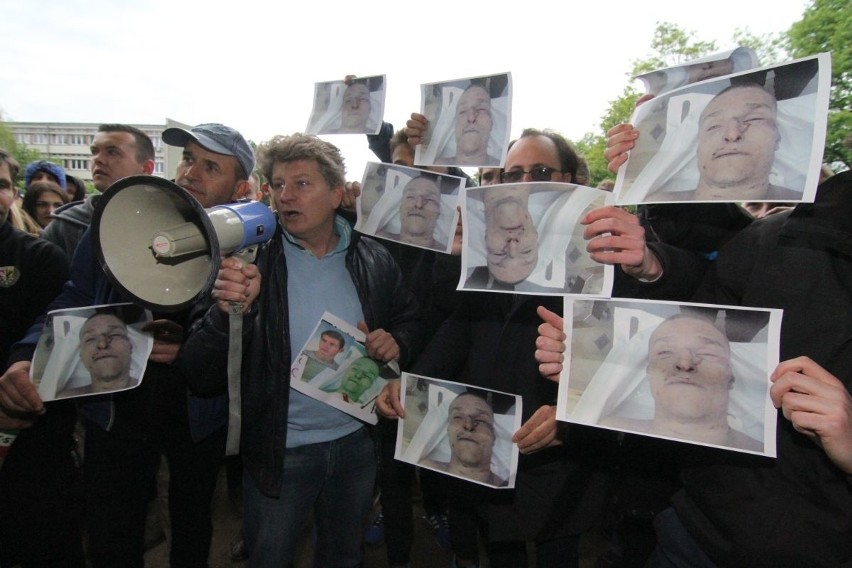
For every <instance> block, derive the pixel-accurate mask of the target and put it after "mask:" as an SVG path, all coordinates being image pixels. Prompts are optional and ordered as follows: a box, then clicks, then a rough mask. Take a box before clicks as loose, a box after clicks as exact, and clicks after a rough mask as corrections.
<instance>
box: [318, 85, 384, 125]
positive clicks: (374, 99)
mask: <svg viewBox="0 0 852 568" xmlns="http://www.w3.org/2000/svg"><path fill="white" fill-rule="evenodd" d="M384 84H385V82H384V76H376V77H361V78H356V79H352V80H351V81H350V82H349V84H346V83H345V82H343V81H328V82H324V83H316V85H315V87H314V92H315V94H314V108H313V110H312V111H311V118H310V120H309V123H308V128H307V129H306V131H307V133H308V134H377V133H378V131H379V128H380V127H381V122H382V117H383V115H384Z"/></svg>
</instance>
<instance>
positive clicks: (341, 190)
mask: <svg viewBox="0 0 852 568" xmlns="http://www.w3.org/2000/svg"><path fill="white" fill-rule="evenodd" d="M331 191H332V192H333V193H334V203H335V205H334V208H335V209H337V208H338V207H340V204H341V203H343V196H344V195H346V187H345V186H344V185H343V184H342V183H339V184H337V185H335V186H334V187H332V188H331Z"/></svg>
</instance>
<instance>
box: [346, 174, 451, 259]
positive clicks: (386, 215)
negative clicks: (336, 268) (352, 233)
mask: <svg viewBox="0 0 852 568" xmlns="http://www.w3.org/2000/svg"><path fill="white" fill-rule="evenodd" d="M377 168H380V169H382V170H383V171H384V172H385V175H384V176H383V177H378V176H374V175H372V174H371V170H374V169H377ZM369 184H378V185H380V186H381V191H382V197H381V198H380V199H379V201H377V202H376V204H375V205H374V206H373V208H372V209H371V211H370V214H369V216H368V217H366V218H361V217H359V219H358V224H357V225H356V227H355V228H356V229H357V230H359V231H361V232H363V233H366V234H368V235H375V236H377V237H381V238H383V239H389V240H392V241H396V242H400V243H404V244H407V245H413V246H417V247H421V248H427V249H431V250H435V251H438V252H442V253H449V252H450V246H451V245H452V242H451V235H452V234H453V231H454V227H455V225H456V221H457V217H458V216H457V212H456V206H457V204H458V195H459V192H460V191H461V188H462V187H463V184H464V180H463V179H462V178H460V177H455V176H447V175H442V174H437V173H433V172H425V171H422V170H418V169H415V168H407V167H404V166H388V165H384V164H368V165H367V169H366V170H365V175H364V181H363V184H362V188H363V189H362V195H363V194H364V193H371V192H373V191H378V189H375V190H374V188H373V187H372V186H371V185H369Z"/></svg>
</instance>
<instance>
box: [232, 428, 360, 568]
mask: <svg viewBox="0 0 852 568" xmlns="http://www.w3.org/2000/svg"><path fill="white" fill-rule="evenodd" d="M375 479H376V452H375V445H374V444H373V440H372V439H371V438H370V436H369V434H368V433H367V429H366V428H361V429H360V430H357V431H356V432H353V433H352V434H349V435H348V436H344V437H343V438H339V439H337V440H333V441H331V442H324V443H320V444H310V445H307V446H301V447H298V448H287V451H286V453H285V456H284V477H283V481H282V483H281V496H280V498H278V499H275V498H272V497H267V496H265V495H263V494H262V493H261V492H260V491H259V490H258V488H257V486H256V485H255V483H254V480H253V479H252V477H251V475H245V476H243V500H244V501H243V503H244V506H245V516H244V517H243V530H244V531H245V539H246V546H247V548H248V550H249V552H250V554H251V557H250V560H249V565H250V566H252V567H253V568H261V567H269V568H281V567H282V566H289V565H290V563H291V562H292V561H293V558H294V556H295V553H296V546H297V545H298V543H299V537H300V536H301V534H302V529H303V528H304V526H305V522H306V521H307V518H308V514H309V513H310V511H311V508H313V511H314V526H315V530H316V538H315V546H314V549H315V551H316V552H315V558H314V566H315V567H338V568H343V567H349V566H358V565H360V563H361V541H362V538H363V536H364V521H365V519H366V518H367V515H368V514H369V512H370V504H371V500H372V495H373V484H374V483H375Z"/></svg>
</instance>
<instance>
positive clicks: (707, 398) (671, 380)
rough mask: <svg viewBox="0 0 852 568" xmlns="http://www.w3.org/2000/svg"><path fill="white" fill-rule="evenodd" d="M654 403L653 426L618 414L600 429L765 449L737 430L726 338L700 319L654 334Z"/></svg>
mask: <svg viewBox="0 0 852 568" xmlns="http://www.w3.org/2000/svg"><path fill="white" fill-rule="evenodd" d="M646 373H647V381H648V386H649V387H650V391H651V396H652V397H653V399H654V416H653V419H650V420H642V419H635V418H625V417H621V416H618V415H615V414H612V415H609V416H605V417H603V418H602V419H601V420H600V422H599V424H600V425H601V426H609V427H612V428H616V429H618V430H625V431H630V432H644V433H648V434H652V435H655V436H665V437H669V438H676V439H682V440H691V441H695V442H701V443H706V444H714V445H719V446H726V447H730V448H738V449H742V450H749V451H755V452H762V451H763V443H762V442H759V441H758V440H756V439H754V438H752V437H750V436H748V435H747V434H745V433H743V432H741V431H739V430H737V429H735V428H733V427H731V426H730V425H729V423H728V415H729V410H728V405H729V400H730V395H731V391H732V390H733V388H734V385H735V384H736V377H735V376H734V372H733V369H732V366H731V348H730V344H729V342H728V339H727V337H726V336H725V334H724V333H723V332H722V331H720V330H719V329H718V328H717V327H716V326H715V325H714V323H713V322H712V321H710V320H708V319H705V318H703V317H701V316H699V315H694V314H678V315H675V316H672V317H669V318H668V319H666V320H665V321H663V323H661V324H660V325H659V326H658V327H657V328H656V330H654V332H653V333H652V334H651V337H650V339H649V341H648V361H647V367H646Z"/></svg>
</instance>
